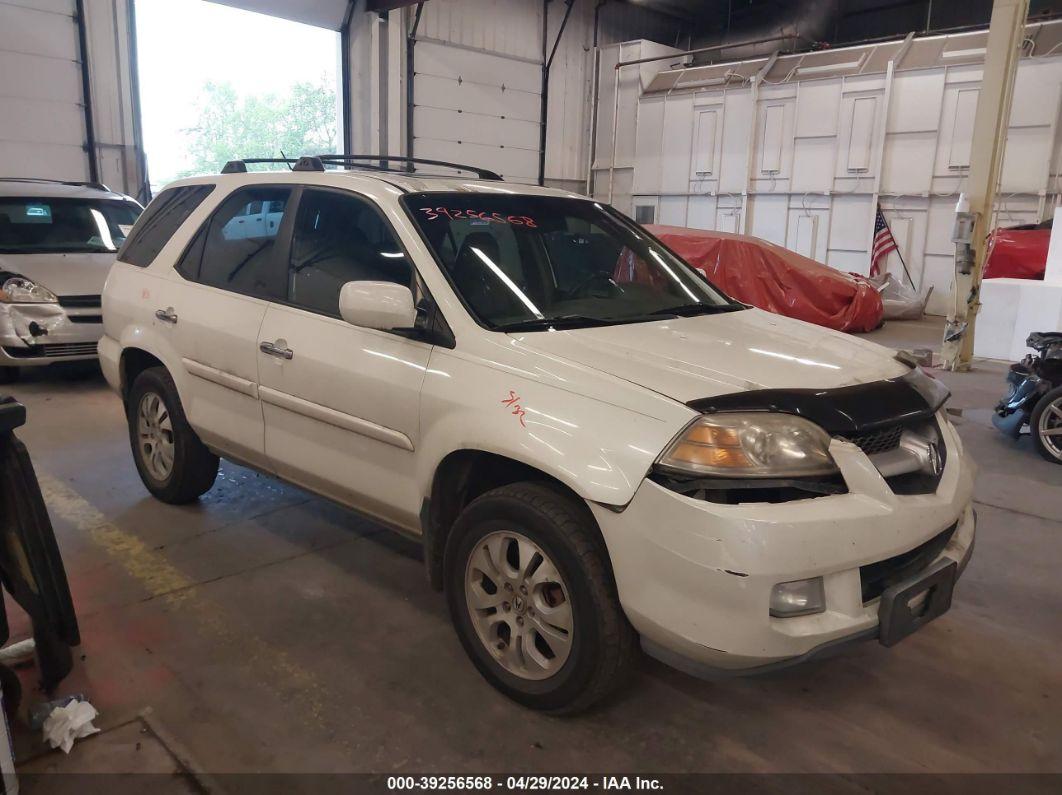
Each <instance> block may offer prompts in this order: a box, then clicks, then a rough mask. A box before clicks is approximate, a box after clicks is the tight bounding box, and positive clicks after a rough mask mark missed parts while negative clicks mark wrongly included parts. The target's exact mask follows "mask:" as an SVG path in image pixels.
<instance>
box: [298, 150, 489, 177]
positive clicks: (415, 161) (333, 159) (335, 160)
mask: <svg viewBox="0 0 1062 795" xmlns="http://www.w3.org/2000/svg"><path fill="white" fill-rule="evenodd" d="M318 159H320V161H321V162H322V163H323V164H324V165H326V166H329V165H337V164H344V165H360V164H359V162H358V161H362V160H367V161H373V160H375V161H377V162H379V163H407V164H409V165H423V166H442V167H444V168H453V169H457V170H458V171H470V172H472V173H473V174H475V175H477V176H478V177H479V178H480V179H489V180H493V181H497V182H500V181H501V179H502V178H501V175H500V174H498V173H497V172H494V171H491V170H490V169H486V168H480V167H479V166H466V165H464V164H463V163H449V162H447V161H445V160H427V159H425V158H423V157H404V156H400V155H318ZM368 167H371V166H368Z"/></svg>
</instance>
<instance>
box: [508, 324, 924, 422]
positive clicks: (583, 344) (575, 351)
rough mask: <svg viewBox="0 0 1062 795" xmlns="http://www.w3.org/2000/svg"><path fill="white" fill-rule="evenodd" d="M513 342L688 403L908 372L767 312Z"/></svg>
mask: <svg viewBox="0 0 1062 795" xmlns="http://www.w3.org/2000/svg"><path fill="white" fill-rule="evenodd" d="M513 336H514V337H515V338H516V339H517V341H518V342H517V344H518V345H519V346H520V347H523V348H526V349H529V350H531V351H537V352H539V353H544V354H547V355H550V356H552V357H556V358H560V359H564V360H567V361H568V362H571V363H573V364H576V365H581V366H583V367H589V368H593V369H594V370H598V371H600V372H605V373H608V374H610V375H613V376H616V377H617V378H622V379H624V380H626V381H630V382H632V383H635V384H638V385H640V386H643V387H645V388H647V389H651V390H653V391H655V392H658V393H660V394H663V395H667V396H668V397H670V398H673V399H675V400H678V401H681V402H682V403H687V402H689V401H691V400H696V399H698V398H704V397H714V396H715V395H721V394H728V393H732V392H741V391H745V390H751V389H830V388H834V387H841V386H850V385H852V384H859V383H866V382H869V381H879V380H882V379H885V378H895V377H897V376H900V375H903V374H904V373H906V372H907V371H908V368H907V367H906V366H905V365H904V364H902V363H900V362H898V361H896V359H895V358H894V355H895V352H894V351H892V350H891V349H889V348H884V347H882V346H880V345H876V344H874V343H871V342H867V341H866V340H861V339H859V338H857V337H853V336H850V335H848V334H842V333H840V332H837V331H831V330H829V329H824V328H820V327H819V326H814V325H811V324H810V323H804V322H801V321H799V320H792V319H790V318H786V317H782V316H780V315H773V314H770V313H768V312H763V311H761V310H759V309H748V310H742V311H738V312H728V313H724V314H719V315H706V316H701V317H690V318H676V319H673V320H672V319H669V320H660V321H656V322H650V323H630V324H625V325H618V326H604V327H600V328H587V329H575V330H570V331H547V332H535V333H527V334H518V335H513Z"/></svg>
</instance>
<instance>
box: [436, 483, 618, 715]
mask: <svg viewBox="0 0 1062 795" xmlns="http://www.w3.org/2000/svg"><path fill="white" fill-rule="evenodd" d="M592 521H593V520H592V519H591V518H590V517H589V516H588V515H587V512H586V510H585V507H583V506H581V505H579V504H578V503H577V502H576V501H575V500H573V499H571V498H569V497H567V496H565V495H563V494H561V493H559V492H558V491H556V490H555V489H553V488H551V487H550V486H548V485H546V484H541V483H515V484H512V485H508V486H502V487H500V488H497V489H494V490H492V491H489V492H487V493H486V494H483V495H481V496H480V497H478V498H477V499H475V500H474V501H472V503H470V504H469V505H468V506H467V507H466V508H465V510H464V511H463V512H462V513H461V515H460V516H459V517H458V518H457V521H456V522H455V523H454V527H453V530H452V531H451V533H450V536H449V537H448V539H447V544H446V553H445V557H444V572H445V574H444V577H445V585H446V596H447V602H448V604H449V607H450V615H451V618H452V619H453V622H454V627H455V629H456V630H457V634H458V637H459V638H460V640H461V644H462V645H463V646H464V648H465V651H466V652H467V653H468V656H469V657H470V658H471V660H472V662H473V663H474V664H475V666H476V668H478V669H479V672H480V673H481V674H482V675H483V676H484V678H486V680H487V681H488V682H490V683H491V684H492V685H493V686H494V687H495V688H497V689H498V690H500V691H501V692H502V693H504V694H505V695H506V696H508V697H509V698H511V699H513V700H514V701H516V702H518V703H520V704H523V705H524V706H526V707H530V708H532V709H537V710H542V711H545V712H550V713H554V714H572V713H575V712H579V711H581V710H584V709H586V708H587V707H589V706H590V705H592V704H593V703H594V702H596V701H598V700H600V699H602V698H604V697H605V696H606V695H608V694H609V693H610V692H611V691H612V690H614V689H615V688H616V687H617V686H618V685H619V684H620V683H621V682H622V681H623V679H624V678H625V677H626V675H627V673H628V672H629V670H630V668H631V663H632V661H633V659H634V656H635V654H636V645H635V638H636V635H635V632H634V629H633V628H632V627H631V625H630V624H629V623H628V621H627V617H626V616H625V615H624V613H623V609H622V608H621V607H620V604H619V599H618V597H617V595H616V586H615V583H614V581H613V578H612V572H611V567H610V566H609V563H608V553H607V552H606V550H605V549H604V545H603V544H602V543H601V539H600V535H599V533H598V531H597V528H596V527H594V526H593V525H592ZM565 627H567V629H564V628H565Z"/></svg>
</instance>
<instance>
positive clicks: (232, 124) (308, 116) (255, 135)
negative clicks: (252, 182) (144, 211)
mask: <svg viewBox="0 0 1062 795" xmlns="http://www.w3.org/2000/svg"><path fill="white" fill-rule="evenodd" d="M197 106H198V114H199V118H198V120H197V122H196V124H195V125H194V126H192V127H188V128H186V129H185V130H183V131H182V132H183V133H184V134H185V136H187V140H188V155H189V158H188V160H189V163H190V165H189V166H188V168H186V169H184V170H182V171H181V172H180V173H179V174H177V175H176V176H175V177H173V178H174V179H179V178H181V177H190V176H195V175H198V174H216V173H218V172H219V171H220V170H221V167H222V166H224V165H225V163H226V162H228V161H229V160H239V159H242V158H245V157H280V156H281V152H283V153H284V154H286V155H287V156H288V157H299V156H300V155H312V154H324V153H328V152H335V151H336V150H337V147H338V146H339V129H338V122H337V118H336V92H335V87H334V86H333V85H331V83H330V82H329V81H327V80H322V81H321V82H320V83H318V84H316V85H315V84H313V83H305V82H304V83H295V84H294V85H293V86H292V87H291V90H290V91H289V92H288V93H286V94H272V93H270V94H257V95H250V96H243V97H241V96H239V95H238V94H237V92H236V90H235V89H234V88H233V87H232V85H231V84H229V83H226V82H218V83H214V82H210V83H207V84H206V85H205V86H203V92H202V94H201V96H200V99H199V101H198V103H197ZM166 181H169V180H166Z"/></svg>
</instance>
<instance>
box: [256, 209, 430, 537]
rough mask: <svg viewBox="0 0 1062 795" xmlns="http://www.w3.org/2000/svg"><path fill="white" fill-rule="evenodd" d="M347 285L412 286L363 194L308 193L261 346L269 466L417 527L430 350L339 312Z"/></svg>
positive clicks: (398, 251)
mask: <svg viewBox="0 0 1062 795" xmlns="http://www.w3.org/2000/svg"><path fill="white" fill-rule="evenodd" d="M349 281H390V282H396V283H400V284H405V285H411V286H413V285H415V278H414V269H413V268H412V266H411V264H410V261H409V258H408V256H407V255H406V253H405V251H404V249H403V248H402V246H401V245H400V244H399V243H398V241H397V236H396V235H395V233H394V231H393V229H392V228H391V226H390V224H389V222H388V221H387V220H386V219H385V218H384V217H383V215H382V214H381V213H380V211H379V210H378V209H377V208H376V206H375V205H373V204H372V203H371V202H370V201H369V200H368V199H365V198H362V197H360V196H357V195H355V194H353V193H350V192H347V191H338V190H328V189H323V188H304V189H303V191H302V194H301V199H300V201H299V209H298V213H297V215H296V216H295V219H294V224H293V232H292V244H291V255H290V261H289V263H288V270H287V296H286V303H285V304H278V303H273V304H270V306H269V308H268V309H267V310H266V316H265V321H264V323H263V325H262V330H261V334H260V335H259V341H260V343H261V344H262V345H264V346H265V348H266V350H264V351H261V352H259V361H258V372H259V382H260V387H259V394H260V397H261V400H262V408H263V412H264V416H265V450H266V454H267V455H268V456H269V458H270V461H271V462H272V465H273V467H274V469H275V471H276V472H277V473H278V474H279V475H281V476H283V477H286V478H288V479H289V480H292V481H294V482H296V483H301V484H303V485H305V486H307V487H309V488H312V489H314V490H315V491H318V492H321V493H324V494H327V495H329V496H331V497H332V498H334V499H337V500H339V501H340V502H344V503H346V504H348V505H353V506H355V507H357V508H360V509H361V510H363V511H365V512H367V513H369V514H372V515H374V516H377V517H379V518H381V519H384V520H385V521H388V522H390V523H392V524H397V525H399V526H402V527H408V528H415V527H418V520H417V514H418V511H419V509H420V494H419V491H418V489H417V487H416V483H415V480H414V477H413V475H414V472H413V467H414V453H413V451H414V450H415V448H416V445H417V441H418V435H419V410H420V389H421V384H422V382H423V380H424V373H425V370H426V368H427V365H428V357H429V355H430V353H431V347H432V346H431V345H430V344H428V343H424V342H420V341H417V340H411V339H407V338H405V337H402V336H400V335H398V334H394V333H389V332H384V331H377V330H375V329H367V328H358V327H356V326H352V325H350V324H349V323H347V322H345V321H344V320H342V319H341V318H340V316H339V291H340V288H341V287H342V286H343V285H344V284H345V283H347V282H349Z"/></svg>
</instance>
